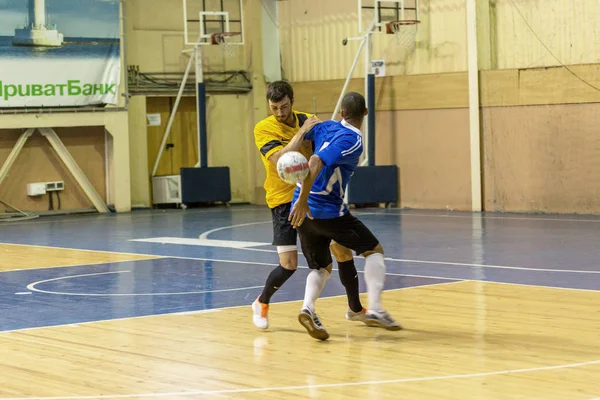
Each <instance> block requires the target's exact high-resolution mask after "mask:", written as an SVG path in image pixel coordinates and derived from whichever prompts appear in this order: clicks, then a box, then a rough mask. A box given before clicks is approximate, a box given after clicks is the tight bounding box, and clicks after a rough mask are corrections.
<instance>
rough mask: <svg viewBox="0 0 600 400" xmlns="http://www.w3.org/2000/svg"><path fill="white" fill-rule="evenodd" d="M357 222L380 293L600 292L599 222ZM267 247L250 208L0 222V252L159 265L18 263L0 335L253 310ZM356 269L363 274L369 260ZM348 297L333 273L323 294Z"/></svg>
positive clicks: (287, 295)
mask: <svg viewBox="0 0 600 400" xmlns="http://www.w3.org/2000/svg"><path fill="white" fill-rule="evenodd" d="M354 213H355V214H356V215H357V216H359V218H361V219H362V220H363V221H364V222H365V224H366V225H367V226H369V227H370V228H371V229H372V230H373V232H374V233H375V234H376V235H377V236H378V237H379V238H380V240H381V243H382V244H383V246H384V249H385V251H386V258H387V271H388V276H387V281H386V288H387V289H400V288H409V287H414V286H422V285H432V284H439V283H443V282H453V281H457V280H458V281H460V280H478V281H488V282H500V283H508V284H525V285H536V286H547V287H556V288H565V289H578V290H581V289H584V290H600V266H599V261H598V260H600V250H599V246H598V243H600V234H599V233H598V232H599V228H600V218H598V217H591V216H550V215H544V216H541V215H533V216H532V215H515V214H490V213H488V214H482V215H479V214H471V213H449V212H448V213H446V212H433V211H404V210H402V211H401V210H394V209H389V210H387V209H360V210H355V211H354ZM270 241H271V222H270V212H269V210H268V209H267V208H266V207H255V206H234V207H232V208H224V207H215V208H209V209H191V210H186V211H182V210H167V211H158V210H155V211H138V212H132V213H129V214H110V215H82V216H66V217H65V216H61V217H47V218H39V219H36V220H32V221H26V222H18V223H7V224H3V225H0V242H1V243H12V244H26V245H36V246H49V247H59V248H69V249H81V250H95V251H109V252H122V253H132V254H140V255H155V256H160V258H157V259H151V260H138V261H127V262H118V263H106V264H94V265H81V266H71V267H60V265H57V266H56V267H60V268H42V269H25V268H27V265H25V264H26V261H25V262H24V265H23V266H22V269H19V270H13V271H6V272H1V273H0V310H1V312H2V314H3V318H2V319H0V331H7V330H15V329H26V328H31V327H41V326H55V325H63V324H76V323H82V322H89V321H98V320H110V319H116V318H129V317H138V316H147V315H158V314H167V313H179V312H196V311H203V310H211V309H217V308H224V307H236V306H248V305H249V304H250V303H251V302H252V301H253V300H254V299H255V298H256V296H257V295H258V294H259V293H260V290H261V288H262V285H263V284H264V281H265V278H266V276H267V274H268V273H269V272H270V271H271V269H272V268H273V267H274V266H275V265H277V262H278V261H277V254H276V252H275V248H274V247H273V246H271V245H270V244H269V243H270ZM299 263H300V266H301V269H300V270H299V271H298V273H296V274H295V275H294V276H293V277H292V278H291V279H290V280H289V281H288V282H287V283H286V285H285V286H284V287H283V288H282V289H281V290H280V291H279V292H278V293H277V294H276V295H275V297H274V299H273V301H274V302H280V301H293V300H301V299H302V297H303V294H304V285H305V277H306V275H307V273H308V270H307V269H306V267H305V266H306V262H305V260H304V258H303V257H302V256H300V262H299ZM356 264H357V267H358V269H359V270H362V268H363V264H364V260H362V259H360V258H358V259H357V260H356ZM334 268H335V265H334ZM361 292H365V287H364V282H363V279H362V277H361ZM343 294H344V289H343V286H342V285H341V284H340V282H339V279H338V275H337V272H334V273H333V275H332V278H331V279H330V280H329V281H328V284H327V286H326V287H325V290H324V292H323V296H336V295H343ZM559 300H560V291H557V301H559ZM249 312H250V311H249ZM249 315H250V314H249ZM249 318H250V317H249Z"/></svg>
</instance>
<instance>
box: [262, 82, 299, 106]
mask: <svg viewBox="0 0 600 400" xmlns="http://www.w3.org/2000/svg"><path fill="white" fill-rule="evenodd" d="M285 96H287V97H289V98H290V101H293V100H294V89H293V88H292V85H290V83H289V82H287V81H275V82H273V83H271V84H270V85H269V87H268V88H267V100H270V101H273V102H275V103H276V102H278V101H281V100H283V99H284V98H285Z"/></svg>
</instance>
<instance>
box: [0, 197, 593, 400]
mask: <svg viewBox="0 0 600 400" xmlns="http://www.w3.org/2000/svg"><path fill="white" fill-rule="evenodd" d="M355 214H356V215H357V216H359V217H360V218H361V219H362V220H363V221H364V222H365V223H366V224H367V225H368V226H369V227H370V228H371V229H372V230H373V231H374V232H375V233H376V235H377V236H378V237H379V238H380V240H381V242H382V244H383V246H384V248H385V249H386V258H387V270H388V276H387V281H386V288H387V291H386V292H385V294H384V306H385V307H386V308H387V309H388V310H389V311H390V312H391V313H392V315H394V317H396V318H397V319H398V320H399V321H401V322H402V323H403V325H404V326H405V327H406V329H405V330H403V331H399V332H388V331H384V330H380V329H375V328H368V327H366V326H364V325H362V324H360V323H358V324H357V323H352V322H349V321H346V320H345V319H344V312H345V310H346V307H347V305H346V299H345V295H344V290H343V287H342V285H341V284H340V282H339V278H338V275H337V273H335V272H334V273H333V274H332V277H331V279H330V280H329V281H328V283H327V286H326V288H325V290H324V292H323V296H322V298H321V299H320V300H319V301H318V302H317V311H318V312H319V313H320V315H321V317H322V320H323V322H324V324H325V325H326V327H327V328H328V330H329V332H330V334H331V338H330V340H328V341H327V342H318V341H315V340H314V339H312V338H311V337H310V336H308V335H307V334H306V332H305V331H304V329H303V328H302V327H301V326H300V325H299V324H298V322H297V319H296V317H297V313H298V311H299V309H300V306H301V304H302V303H301V299H302V297H303V293H304V285H305V277H306V274H307V273H308V270H307V269H306V268H305V267H304V266H305V265H306V263H305V260H304V259H303V257H302V256H301V257H300V265H301V266H302V267H301V268H300V269H299V271H298V272H297V273H296V274H295V275H294V276H293V277H292V278H291V279H290V280H289V281H288V282H287V283H286V285H284V286H283V287H282V288H281V290H280V291H279V292H278V293H277V294H276V295H275V297H274V299H273V304H272V306H271V312H270V328H269V329H268V330H266V331H259V330H257V329H255V328H254V326H253V325H252V319H251V310H250V307H249V305H250V303H252V301H253V300H254V299H255V298H256V296H257V295H258V294H259V292H260V290H261V287H262V285H263V283H264V280H265V278H266V276H267V274H268V273H269V272H270V270H271V268H272V267H273V266H275V265H276V264H277V255H276V253H275V252H274V248H273V247H272V246H270V244H269V243H270V241H271V231H270V228H271V225H270V213H269V211H268V209H266V208H264V207H252V206H236V207H233V208H231V209H225V208H220V207H215V208H210V209H198V210H190V209H188V210H186V211H179V210H169V211H142V212H134V213H131V214H118V215H115V214H113V215H106V216H103V215H92V216H90V215H86V216H69V217H64V216H63V217H47V218H40V219H36V220H32V221H26V222H17V223H4V224H0V243H1V244H0V399H3V400H6V399H46V400H49V399H201V398H202V399H204V398H234V399H265V398H268V399H283V398H285V399H287V398H292V399H293V398H323V399H338V398H360V399H400V398H401V399H561V400H566V399H581V400H590V399H593V398H596V397H599V396H600V383H599V379H598V377H600V264H599V260H600V250H599V246H598V244H599V243H600V237H599V236H600V234H599V232H600V230H599V228H600V218H598V217H590V216H588V217H586V216H551V215H544V216H539V215H535V216H531V215H515V214H506V215H502V214H490V213H487V214H483V215H473V214H471V213H445V212H429V211H400V210H381V209H361V210H356V212H355ZM363 263H364V261H363V260H362V259H357V267H358V268H359V270H362V267H363ZM360 277H361V292H365V288H364V282H363V279H362V275H361V276H360ZM364 300H365V303H366V296H364Z"/></svg>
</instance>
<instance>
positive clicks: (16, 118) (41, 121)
mask: <svg viewBox="0 0 600 400" xmlns="http://www.w3.org/2000/svg"><path fill="white" fill-rule="evenodd" d="M121 15H122V17H123V16H124V10H121ZM123 33H124V32H123V31H122V32H121V43H123V42H124V37H123ZM124 56H125V50H124V46H121V85H120V86H119V104H118V105H117V106H115V107H110V108H111V110H110V111H108V112H101V111H100V112H93V113H90V112H78V113H53V114H50V113H42V114H35V113H31V112H30V113H27V114H17V115H12V114H3V115H0V127H1V128H2V129H6V130H13V131H22V130H24V129H27V128H55V130H56V132H57V134H58V135H59V137H60V138H61V139H62V140H63V141H66V142H67V143H69V142H71V141H72V140H74V139H73V138H74V137H75V136H77V135H80V134H82V133H83V132H87V131H90V130H91V131H92V132H96V130H97V129H98V128H90V127H100V129H101V130H102V131H104V129H106V131H107V132H108V133H109V136H108V138H107V144H108V148H107V152H106V162H107V163H108V168H107V169H108V174H107V173H106V170H105V169H104V168H103V170H101V171H96V170H95V169H94V168H93V169H92V170H90V169H89V168H88V166H89V165H88V164H87V162H88V160H87V157H88V156H90V157H91V158H92V159H97V158H98V157H100V153H99V152H98V150H97V148H96V146H95V145H86V146H84V147H87V150H86V149H81V148H71V149H70V150H73V152H74V153H75V154H78V156H77V157H79V159H78V158H77V157H76V160H78V163H80V164H83V165H80V167H81V168H82V169H83V170H84V171H86V172H87V173H88V175H89V176H88V179H90V180H91V181H93V182H96V183H95V184H94V186H96V189H97V191H99V192H100V194H101V195H102V196H106V201H108V203H109V204H114V206H115V208H116V210H117V211H120V212H121V211H129V210H130V209H131V177H130V173H129V171H130V155H129V130H128V124H129V122H128V113H127V112H126V111H123V109H124V107H125V105H126V98H125V96H124V93H125V89H126V85H125V82H126V66H125V64H124ZM62 128H68V129H62ZM2 132H7V131H0V135H2V138H4V139H6V141H5V142H4V143H5V146H9V144H8V142H10V140H11V139H12V138H13V137H12V136H10V135H9V134H8V133H6V134H3V133H2ZM73 132H76V133H75V134H74V133H73ZM73 135H75V136H73ZM95 140H98V139H97V138H95V139H92V140H91V142H90V143H96V142H95ZM29 146H38V147H37V148H32V149H30V151H31V154H42V153H46V152H47V151H48V147H47V145H46V141H45V139H44V140H39V138H35V139H34V140H33V141H32V142H31V143H30V145H29ZM67 147H68V146H67ZM28 151H29V150H28ZM86 154H87V155H88V156H86ZM6 156H7V154H6ZM27 160H28V159H27V156H25V157H19V159H17V161H16V162H15V164H14V165H13V166H12V171H13V172H14V171H24V170H27V169H29V168H30V165H29V164H28V162H27ZM49 160H50V159H49ZM4 161H5V158H4V157H2V158H0V163H4ZM92 163H93V164H94V163H95V162H92ZM94 165H96V164H94ZM97 165H98V166H100V163H99V162H98V164H97ZM54 166H55V168H54V171H55V172H57V173H60V174H61V176H63V177H64V178H65V179H68V176H67V175H65V173H64V171H65V170H64V169H62V166H59V165H56V164H55V165H54ZM46 173H47V171H40V173H39V174H36V173H33V174H30V173H27V174H25V175H23V178H24V179H31V180H34V179H35V181H38V180H43V178H44V176H46ZM99 176H102V177H107V180H108V185H107V184H106V182H105V183H104V185H102V184H100V183H98V182H97V180H98V179H99V178H98V177H99ZM38 178H39V179H38ZM24 183H28V182H24ZM65 184H66V182H65ZM18 185H21V183H19V184H18ZM107 189H108V190H107ZM7 190H8V192H7ZM12 190H15V192H14V193H15V194H14V196H17V197H11V198H14V199H15V201H16V202H17V204H13V206H15V207H19V205H21V206H23V208H24V209H25V210H27V209H28V208H29V204H31V203H30V200H29V199H27V198H23V197H22V191H21V190H20V189H18V190H17V189H14V188H12V189H9V188H8V186H6V183H5V184H2V185H0V198H2V196H3V195H5V194H7V193H10V192H11V191H12ZM23 190H25V189H23ZM74 190H76V191H77V193H79V189H74ZM107 191H108V193H106V192H107ZM74 196H76V195H75V194H74ZM77 196H78V195H77ZM86 201H87V200H85V199H82V198H81V197H79V200H78V201H75V202H70V201H67V203H66V204H65V205H64V207H69V208H81V206H82V205H86V204H87V203H86ZM36 207H37V206H36ZM64 207H63V209H65V208H64ZM33 209H35V210H38V209H39V208H35V207H34V208H33ZM66 209H68V208H66Z"/></svg>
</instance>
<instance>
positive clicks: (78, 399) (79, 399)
mask: <svg viewBox="0 0 600 400" xmlns="http://www.w3.org/2000/svg"><path fill="white" fill-rule="evenodd" d="M595 364H600V360H593V361H585V362H580V363H573V364H562V365H553V366H549V367H531V368H520V369H507V370H502V371H489V372H476V373H470V374H457V375H437V376H423V377H417V378H400V379H387V380H380V381H363V382H339V383H324V384H317V385H297V386H275V387H264V388H251V389H222V390H219V389H216V390H189V391H185V392H170V393H140V394H124V395H100V396H63V397H36V399H37V400H85V399H109V398H110V399H132V398H140V397H175V396H177V397H187V396H198V395H217V394H234V393H257V392H277V391H290V390H314V389H328V388H339V387H353V386H373V385H389V384H398V383H412V382H428V381H440V380H451V379H468V378H481V377H486V376H497V375H510V374H520V373H526V372H539V371H552V370H557V369H567V368H578V367H585V366H588V365H595ZM0 399H2V400H28V399H31V397H13V398H0Z"/></svg>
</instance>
